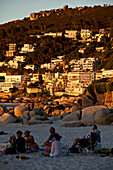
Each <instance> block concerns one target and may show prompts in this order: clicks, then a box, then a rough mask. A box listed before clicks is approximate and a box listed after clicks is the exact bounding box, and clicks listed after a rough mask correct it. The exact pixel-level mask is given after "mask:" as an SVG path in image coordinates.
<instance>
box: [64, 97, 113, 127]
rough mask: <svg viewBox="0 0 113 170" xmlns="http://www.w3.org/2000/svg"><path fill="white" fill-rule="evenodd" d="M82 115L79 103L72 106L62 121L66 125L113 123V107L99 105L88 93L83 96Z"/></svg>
mask: <svg viewBox="0 0 113 170" xmlns="http://www.w3.org/2000/svg"><path fill="white" fill-rule="evenodd" d="M81 99H82V110H81V112H82V115H80V110H79V109H78V106H77V105H74V106H73V107H72V112H71V113H70V114H68V115H66V116H65V117H64V118H63V119H62V121H63V122H66V123H64V124H63V125H62V126H64V127H76V126H86V125H91V124H94V123H95V124H99V125H113V108H108V107H107V106H105V105H97V103H96V104H95V102H94V100H92V98H91V97H90V96H88V95H83V96H81Z"/></svg>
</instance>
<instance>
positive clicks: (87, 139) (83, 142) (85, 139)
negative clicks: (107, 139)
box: [69, 124, 101, 150]
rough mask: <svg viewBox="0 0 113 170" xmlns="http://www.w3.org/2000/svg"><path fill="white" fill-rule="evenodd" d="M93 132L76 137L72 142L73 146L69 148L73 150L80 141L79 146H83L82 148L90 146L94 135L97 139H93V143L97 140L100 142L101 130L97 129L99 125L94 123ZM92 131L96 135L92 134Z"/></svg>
mask: <svg viewBox="0 0 113 170" xmlns="http://www.w3.org/2000/svg"><path fill="white" fill-rule="evenodd" d="M92 130H93V132H91V133H90V134H88V135H86V136H84V137H83V138H76V139H75V140H74V142H73V144H72V146H71V147H70V148H69V150H73V149H74V148H75V146H76V145H77V144H78V143H79V146H81V147H82V148H84V147H88V146H89V145H90V144H91V139H92V136H93V137H94V135H95V139H94V140H95V141H94V140H93V139H92V141H93V143H92V144H93V145H94V143H95V142H100V141H101V138H100V131H99V130H98V129H97V126H96V125H95V124H94V125H93V127H92ZM92 133H94V135H92Z"/></svg>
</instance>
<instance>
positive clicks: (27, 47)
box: [19, 44, 34, 53]
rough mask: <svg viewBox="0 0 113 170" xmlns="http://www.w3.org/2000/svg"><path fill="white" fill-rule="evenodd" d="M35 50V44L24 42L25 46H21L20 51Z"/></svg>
mask: <svg viewBox="0 0 113 170" xmlns="http://www.w3.org/2000/svg"><path fill="white" fill-rule="evenodd" d="M29 52H34V45H32V44H24V47H22V48H21V51H20V52H19V53H29Z"/></svg>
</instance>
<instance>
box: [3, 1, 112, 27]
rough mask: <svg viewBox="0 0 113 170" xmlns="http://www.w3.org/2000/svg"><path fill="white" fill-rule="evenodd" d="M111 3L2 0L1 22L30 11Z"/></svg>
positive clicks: (16, 18) (15, 18)
mask: <svg viewBox="0 0 113 170" xmlns="http://www.w3.org/2000/svg"><path fill="white" fill-rule="evenodd" d="M103 4H108V5H109V4H110V5H113V0H0V24H4V23H7V22H10V21H13V20H18V19H23V18H24V17H29V16H30V13H33V12H39V11H44V10H50V9H58V8H63V6H64V5H68V6H69V7H70V8H73V7H76V6H77V7H80V6H82V7H83V6H94V5H101V6H103Z"/></svg>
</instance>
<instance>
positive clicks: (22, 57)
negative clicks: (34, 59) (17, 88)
mask: <svg viewBox="0 0 113 170" xmlns="http://www.w3.org/2000/svg"><path fill="white" fill-rule="evenodd" d="M25 59H26V56H15V58H14V59H13V60H14V61H19V62H22V63H24V62H25Z"/></svg>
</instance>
